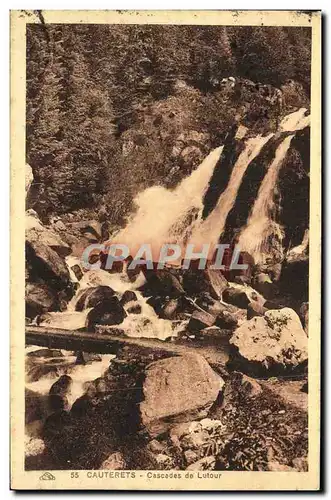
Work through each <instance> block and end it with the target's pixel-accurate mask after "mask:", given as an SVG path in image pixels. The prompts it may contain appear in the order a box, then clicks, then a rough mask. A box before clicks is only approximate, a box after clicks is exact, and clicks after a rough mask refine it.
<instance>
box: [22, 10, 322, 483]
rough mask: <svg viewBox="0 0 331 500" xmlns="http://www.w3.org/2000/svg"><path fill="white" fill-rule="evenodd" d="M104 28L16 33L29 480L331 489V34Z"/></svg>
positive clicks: (68, 22)
mask: <svg viewBox="0 0 331 500" xmlns="http://www.w3.org/2000/svg"><path fill="white" fill-rule="evenodd" d="M92 13H93V11H91V17H89V18H88V17H85V18H84V16H83V15H82V18H80V17H79V11H68V13H66V12H65V11H62V12H60V11H58V12H57V14H54V12H53V14H52V12H51V11H49V12H47V11H45V12H43V11H15V16H13V15H12V23H13V25H14V22H15V23H16V24H15V26H18V25H20V24H19V23H20V22H21V23H23V24H24V31H23V29H22V27H21V28H19V29H18V28H16V31H15V29H13V28H12V36H14V34H15V33H16V35H17V37H20V43H23V45H21V47H22V46H23V47H24V52H22V51H20V53H19V55H18V52H17V53H16V56H15V57H17V59H15V60H13V58H14V56H12V63H13V69H12V78H13V79H14V78H16V80H15V81H17V82H18V83H19V81H18V80H19V78H18V77H19V75H23V76H22V78H23V80H22V81H21V84H22V82H23V86H24V88H23V87H22V90H20V91H18V90H17V96H18V95H21V96H22V98H20V101H19V102H20V103H24V105H25V109H24V110H23V109H22V108H21V107H20V110H19V111H20V113H21V114H22V115H24V116H21V122H20V123H23V122H24V123H25V125H24V130H23V131H24V134H23V133H22V136H20V137H21V139H20V142H19V143H18V144H17V148H15V147H14V146H13V149H14V148H15V149H16V151H15V153H14V154H12V163H15V158H16V156H15V155H17V158H19V167H17V169H16V170H15V172H16V174H15V179H14V180H15V182H16V179H17V178H18V177H19V178H20V180H19V181H17V186H18V184H19V185H20V186H22V188H23V182H25V195H24V192H23V189H20V191H19V192H18V191H17V194H16V198H17V199H18V198H19V199H20V201H19V207H20V210H21V209H22V210H23V205H24V212H23V213H22V214H21V212H20V214H21V215H20V225H21V226H22V231H23V232H22V235H23V233H24V236H22V238H24V244H22V248H20V251H21V252H22V256H23V253H24V267H25V276H23V275H21V274H20V277H19V278H17V279H16V278H14V282H12V284H13V283H15V282H16V283H19V286H20V287H22V290H23V294H24V296H25V300H24V302H25V305H24V309H25V313H24V317H25V319H24V318H22V319H23V321H24V325H23V324H22V325H21V324H18V322H16V326H15V328H17V330H20V331H19V332H17V336H16V334H15V339H18V338H19V340H17V342H14V344H15V345H14V344H13V345H14V348H15V349H17V350H19V352H20V355H19V357H16V355H15V352H16V351H12V363H13V362H14V371H15V374H14V375H13V377H14V378H15V380H19V381H20V384H21V391H22V394H23V391H24V394H25V397H24V402H23V400H22V399H19V397H20V396H18V395H16V392H15V395H14V397H15V398H16V401H17V404H18V405H19V404H21V410H20V412H21V413H22V412H23V413H24V414H23V413H22V414H21V415H20V418H21V416H22V425H21V424H19V426H18V427H19V428H20V431H18V430H17V432H20V434H19V435H20V447H21V448H20V449H21V452H20V453H21V456H20V458H19V459H18V461H17V462H16V466H15V467H16V470H17V468H18V467H19V468H21V469H22V470H21V472H20V473H19V474H18V472H17V477H19V475H20V474H21V475H22V477H23V476H24V474H31V475H30V476H28V475H26V476H24V477H25V479H24V487H25V489H29V480H28V479H27V478H28V477H31V478H33V479H32V480H31V485H32V487H33V489H34V488H41V489H54V488H55V489H57V488H58V489H61V488H62V486H61V485H60V480H59V482H58V483H57V479H58V478H60V477H63V478H66V480H67V481H69V480H71V481H72V482H71V483H70V485H68V483H66V484H67V485H68V487H69V488H72V489H74V488H82V487H84V488H88V486H87V484H90V486H89V488H92V489H93V488H99V489H132V488H133V486H130V485H129V483H130V481H134V480H135V479H137V478H144V479H145V486H142V485H143V484H144V483H140V485H138V486H137V489H149V486H148V485H147V484H146V480H149V481H150V482H151V485H152V486H150V488H152V489H153V488H156V486H153V484H154V483H153V481H161V480H162V481H163V482H162V486H160V484H161V483H155V484H157V485H158V488H159V489H169V488H170V487H172V488H174V489H176V488H178V489H195V488H197V489H205V490H208V489H223V488H225V489H236V486H235V485H236V483H237V484H238V485H239V481H242V489H259V479H257V480H256V482H255V483H254V480H253V478H254V475H249V476H247V477H248V478H249V479H247V484H246V485H244V482H245V481H246V480H245V479H244V477H245V476H243V475H242V474H240V472H249V473H250V474H251V473H252V474H253V473H264V472H270V473H271V472H272V473H274V474H268V475H266V476H264V477H265V478H266V479H265V480H264V479H263V480H262V479H261V481H265V482H264V483H261V487H260V488H261V489H268V488H269V487H270V489H277V488H278V486H279V487H280V488H281V489H289V490H290V489H300V478H301V477H302V481H303V483H302V484H308V481H311V480H312V478H313V481H312V482H310V483H309V484H310V485H312V486H311V488H313V489H317V488H318V468H319V456H318V449H319V442H318V440H319V435H318V428H319V422H318V418H319V386H318V383H319V382H318V381H319V371H317V372H316V370H319V342H320V339H319V335H320V333H319V328H320V325H319V312H318V311H319V307H320V302H319V301H320V289H319V286H320V283H319V280H320V276H319V274H318V273H319V266H320V253H319V252H320V250H319V248H320V233H319V224H320V210H321V207H320V200H319V194H318V193H319V191H318V188H316V185H318V182H319V175H320V171H319V169H320V165H319V162H320V158H319V153H318V147H317V149H316V147H315V149H312V148H313V146H312V136H314V137H315V138H316V140H317V142H318V138H319V134H320V123H319V121H318V120H319V106H320V103H319V101H318V95H319V94H318V92H319V89H318V86H319V85H318V83H319V79H320V66H319V62H318V56H316V57H315V59H314V57H313V50H314V49H313V43H315V44H316V45H315V51H316V50H317V54H318V51H319V50H320V49H319V44H320V40H319V24H320V15H319V13H318V12H315V13H313V12H310V13H309V12H305V13H300V12H295V11H292V12H282V13H278V14H281V15H280V17H279V19H280V22H278V21H277V19H278V18H277V12H271V11H270V12H264V16H265V18H263V22H262V21H261V22H260V18H259V17H258V14H259V13H258V12H256V13H254V12H250V11H246V12H245V13H243V14H242V16H241V14H240V13H236V12H234V11H233V12H230V11H227V12H224V18H223V17H222V12H221V11H218V12H217V13H214V14H215V17H214V18H213V12H209V13H208V12H206V13H205V14H206V16H207V17H206V18H205V17H203V11H200V13H198V12H197V13H195V14H196V15H195V14H194V12H191V13H190V12H186V15H185V16H183V17H182V18H181V19H180V20H179V22H178V21H176V19H177V18H176V15H177V14H178V15H179V11H178V13H177V14H176V12H175V11H169V12H167V13H166V12H164V16H165V17H164V18H162V14H160V16H161V17H160V18H158V17H157V16H158V15H157V14H155V13H152V12H151V13H150V14H148V11H145V13H144V14H143V13H142V12H140V13H139V12H129V11H122V12H121V11H119V12H115V11H114V12H112V13H111V11H109V12H108V13H107V15H106V14H105V13H104V15H103V13H102V12H101V11H99V12H97V11H94V13H95V14H96V15H95V18H93V15H92ZM70 14H72V15H73V17H71V16H70ZM75 14H76V15H75ZM97 14H98V15H97ZM260 14H261V16H262V14H263V13H260ZM52 15H53V16H54V17H53V18H52ZM148 15H150V16H151V17H150V20H148ZM194 15H195V17H194ZM248 15H250V16H251V18H252V21H254V22H251V23H250V22H249V19H250V18H249V17H248ZM286 15H287V16H286ZM60 16H62V20H61V19H60ZM85 16H88V14H85ZM107 16H108V17H107ZM112 16H113V17H112ZM153 16H154V17H153ZM199 16H200V18H199ZM14 18H15V19H14ZM84 19H85V21H84ZM94 19H95V20H94ZM112 19H113V22H112ZM261 19H262V17H261ZM282 19H283V20H284V22H282ZM241 21H242V22H241ZM312 25H314V26H315V29H316V31H315V35H316V38H315V41H314V36H313V27H312ZM17 39H18V38H16V41H17ZM17 43H18V42H17ZM14 47H15V44H14ZM315 54H316V52H315ZM18 57H20V58H22V61H24V64H23V65H22V66H19V64H18V63H17V61H18V60H19V59H18ZM314 60H315V62H316V69H315V71H316V75H317V79H315V80H313V78H314V71H313V69H312V64H313V62H312V61H314ZM15 61H16V63H15ZM15 64H16V66H15ZM15 71H16V73H15ZM23 73H24V74H23ZM15 75H16V76H15ZM314 81H315V83H317V85H315V97H317V99H316V100H315V103H313V102H312V95H313V94H314V90H313V87H314V84H313V82H314ZM20 88H21V87H20ZM15 95H16V94H15V92H13V91H12V99H13V98H15ZM13 106H15V105H14V104H13ZM313 106H315V107H313ZM15 109H16V108H15ZM15 109H14V111H15ZM13 116H14V117H15V116H16V115H15V113H13ZM15 127H16V123H15V122H14V121H13V120H12V136H13V134H15V133H16V132H15V130H18V129H19V127H18V126H17V129H16V128H15ZM311 130H312V133H311ZM17 133H18V134H19V132H17ZM315 144H316V143H315ZM316 153H317V154H316ZM18 155H20V156H18ZM14 156H15V158H14ZM15 165H18V163H17V162H16V163H15ZM313 182H314V183H315V184H314V186H315V187H314V188H313V184H312V183H313ZM14 188H15V185H14ZM12 196H13V194H12ZM18 213H19V212H18V211H17V212H16V217H15V219H16V221H17V217H18ZM13 216H15V214H13V212H12V218H13ZM16 224H17V228H18V221H17V222H16ZM21 226H20V227H21ZM314 231H315V232H314ZM19 241H20V242H21V239H19ZM22 241H23V240H22ZM18 246H19V245H18V244H17V250H18ZM22 258H23V257H22ZM22 270H23V266H22ZM17 272H18V271H17ZM17 276H18V275H17ZM15 280H16V281H15ZM312 296H314V297H313V298H312ZM16 297H18V295H17V296H16ZM15 300H16V299H15ZM17 301H18V298H17ZM311 301H313V302H311ZM22 302H23V301H22ZM14 307H16V306H14ZM22 307H23V304H22ZM12 313H13V311H12ZM22 314H23V313H22ZM17 318H18V316H17ZM17 321H18V320H17ZM24 332H25V333H24ZM13 352H14V354H13ZM312 371H313V372H312ZM12 380H13V378H12ZM311 380H313V382H311ZM13 383H14V382H13ZM311 383H313V384H314V385H313V386H312V385H311ZM15 388H16V386H15ZM311 391H312V392H311ZM311 393H312V395H311ZM311 398H314V399H311ZM18 401H20V403H18ZM314 402H315V404H312V403H314ZM311 406H312V407H311ZM16 407H17V406H15V405H14V406H13V407H12V412H15V408H16ZM23 407H24V411H23ZM16 417H17V415H14V418H16ZM23 421H24V422H23ZM18 427H17V428H18ZM23 428H24V431H23ZM15 432H16V427H15ZM15 439H16V440H17V437H16V438H15ZM310 453H312V454H311V455H310ZM312 462H313V463H312ZM17 464H20V465H19V466H18V465H17ZM316 471H317V472H316ZM228 472H232V473H233V472H237V474H234V475H231V481H232V482H231V485H230V483H229V486H227V485H226V484H225V485H224V486H222V481H223V480H224V481H226V480H227V479H226V478H227V477H229V478H230V476H227V475H226V474H227V473H228ZM277 473H286V474H282V475H280V477H281V478H284V479H283V482H282V480H280V481H278V483H279V485H278V486H277V480H276V477H279V476H278V475H277ZM298 473H299V474H298ZM313 473H314V475H312V474H313ZM60 474H63V476H61V475H60ZM309 474H311V475H309ZM236 476H237V477H236ZM261 476H263V474H261V475H259V476H257V477H261ZM273 477H274V478H275V479H274V483H272V481H273V479H272V478H273ZM286 477H288V480H287V482H286V483H285V478H286ZM291 477H293V481H291V479H290V478H291ZM305 478H306V479H305ZM172 480H178V481H183V482H182V483H178V485H177V486H176V485H174V486H171V484H172V483H171V481H172ZM190 480H191V482H190ZM306 480H307V483H305V481H306ZM88 481H90V482H89V483H88ZM141 481H142V479H141ZM208 481H210V482H208ZM229 481H230V479H229ZM18 482H19V481H18V480H17V484H18ZM119 483H120V484H119ZM268 483H269V485H273V486H268ZM176 484H177V483H176ZM197 484H198V486H197ZM250 484H251V486H250ZM254 484H255V487H254ZM311 488H310V489H311ZM237 489H240V487H239V486H237Z"/></svg>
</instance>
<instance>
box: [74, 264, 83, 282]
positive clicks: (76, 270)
mask: <svg viewBox="0 0 331 500" xmlns="http://www.w3.org/2000/svg"><path fill="white" fill-rule="evenodd" d="M71 270H72V272H73V273H74V275H75V276H76V278H77V280H78V281H80V280H81V279H82V277H83V276H84V274H83V271H82V269H81V267H80V266H79V265H78V264H75V265H74V266H72V267H71Z"/></svg>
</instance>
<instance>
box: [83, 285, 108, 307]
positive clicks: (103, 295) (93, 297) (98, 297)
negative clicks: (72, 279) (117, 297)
mask: <svg viewBox="0 0 331 500" xmlns="http://www.w3.org/2000/svg"><path fill="white" fill-rule="evenodd" d="M114 293H115V292H114V290H113V289H112V288H111V287H110V286H101V285H100V286H97V287H94V288H88V289H87V290H84V291H83V293H82V295H81V296H80V297H79V299H78V300H77V302H76V307H75V309H76V311H83V309H88V308H90V307H95V306H96V305H97V304H98V302H101V301H103V300H106V299H109V298H111V297H112V296H113V295H114Z"/></svg>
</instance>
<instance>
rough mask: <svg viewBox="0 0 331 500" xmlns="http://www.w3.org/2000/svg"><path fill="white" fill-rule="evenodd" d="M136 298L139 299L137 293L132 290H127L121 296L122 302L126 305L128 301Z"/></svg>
mask: <svg viewBox="0 0 331 500" xmlns="http://www.w3.org/2000/svg"><path fill="white" fill-rule="evenodd" d="M134 300H138V299H137V295H136V294H135V293H134V292H133V291H132V290H126V291H125V292H124V293H123V295H122V297H121V300H120V303H121V304H122V306H125V304H127V303H128V302H132V301H134Z"/></svg>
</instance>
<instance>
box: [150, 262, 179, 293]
mask: <svg viewBox="0 0 331 500" xmlns="http://www.w3.org/2000/svg"><path fill="white" fill-rule="evenodd" d="M142 272H143V274H144V276H145V278H146V282H147V283H146V285H144V287H143V288H144V289H146V287H147V289H148V290H150V291H152V293H153V294H156V295H159V296H161V297H162V296H163V297H166V296H169V297H180V296H182V295H185V291H184V289H183V287H182V285H181V284H180V281H179V279H178V278H177V277H176V276H175V274H174V273H173V272H171V271H168V270H167V269H157V270H151V269H144V268H142Z"/></svg>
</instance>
